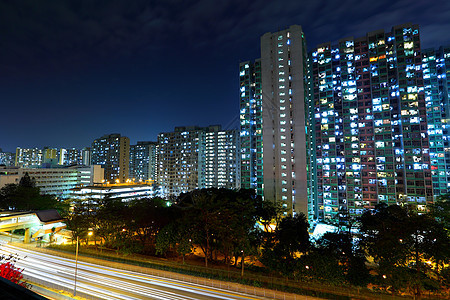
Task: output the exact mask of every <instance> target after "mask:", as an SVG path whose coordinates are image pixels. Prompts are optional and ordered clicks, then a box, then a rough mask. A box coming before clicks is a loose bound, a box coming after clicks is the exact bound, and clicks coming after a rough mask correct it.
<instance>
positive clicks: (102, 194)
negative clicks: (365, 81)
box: [70, 184, 154, 202]
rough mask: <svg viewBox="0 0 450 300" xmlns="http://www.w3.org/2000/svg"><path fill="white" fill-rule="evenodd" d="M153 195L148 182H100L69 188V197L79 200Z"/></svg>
mask: <svg viewBox="0 0 450 300" xmlns="http://www.w3.org/2000/svg"><path fill="white" fill-rule="evenodd" d="M153 196H154V192H153V187H152V186H151V185H148V184H102V185H95V186H85V187H76V188H73V189H71V191H70V198H71V199H79V200H94V201H96V200H97V199H105V198H108V199H121V200H122V201H124V202H127V201H131V200H134V199H140V198H151V197H153Z"/></svg>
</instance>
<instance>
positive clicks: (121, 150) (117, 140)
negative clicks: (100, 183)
mask: <svg viewBox="0 0 450 300" xmlns="http://www.w3.org/2000/svg"><path fill="white" fill-rule="evenodd" d="M129 162H130V139H129V138H127V137H125V136H120V134H109V135H104V136H102V137H101V138H98V139H96V140H94V141H93V142H92V147H91V163H92V164H94V165H101V166H102V167H103V168H104V170H105V180H106V181H109V182H111V183H113V182H125V181H126V180H127V179H128V175H129V167H130V166H129Z"/></svg>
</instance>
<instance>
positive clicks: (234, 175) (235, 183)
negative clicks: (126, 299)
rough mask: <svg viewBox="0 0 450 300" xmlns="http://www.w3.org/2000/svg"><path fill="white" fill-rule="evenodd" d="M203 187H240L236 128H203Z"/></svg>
mask: <svg viewBox="0 0 450 300" xmlns="http://www.w3.org/2000/svg"><path fill="white" fill-rule="evenodd" d="M205 131H206V132H205V187H206V188H212V187H215V188H227V189H236V188H239V187H240V176H239V175H240V170H239V151H238V145H239V136H238V131H237V130H221V128H220V126H210V127H208V129H207V130H205Z"/></svg>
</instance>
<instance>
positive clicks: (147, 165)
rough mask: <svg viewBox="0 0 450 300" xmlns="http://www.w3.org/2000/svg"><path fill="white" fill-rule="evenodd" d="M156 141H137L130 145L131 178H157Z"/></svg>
mask: <svg viewBox="0 0 450 300" xmlns="http://www.w3.org/2000/svg"><path fill="white" fill-rule="evenodd" d="M156 144H157V143H156V142H137V144H136V145H131V146H130V175H129V178H130V179H134V180H136V181H146V180H149V179H150V180H155V179H156Z"/></svg>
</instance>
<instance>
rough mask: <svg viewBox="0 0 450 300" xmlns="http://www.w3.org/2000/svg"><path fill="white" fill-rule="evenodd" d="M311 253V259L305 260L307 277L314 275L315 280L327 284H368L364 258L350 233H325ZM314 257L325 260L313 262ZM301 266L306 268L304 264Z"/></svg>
mask: <svg viewBox="0 0 450 300" xmlns="http://www.w3.org/2000/svg"><path fill="white" fill-rule="evenodd" d="M312 252H313V253H314V255H312V257H313V259H309V261H308V260H306V261H307V262H306V265H308V266H309V269H310V270H309V271H308V273H309V275H311V274H315V276H316V277H317V278H320V279H323V280H326V281H328V282H335V283H342V282H344V281H346V282H348V283H350V284H353V285H359V286H365V285H367V283H368V282H369V279H370V275H369V270H368V269H367V267H366V265H365V262H366V257H365V255H364V252H363V251H362V249H361V248H360V247H359V245H358V243H357V242H356V240H354V239H353V235H352V233H351V232H350V231H340V232H327V233H325V234H324V235H323V236H321V237H320V238H319V239H318V240H317V242H316V245H315V248H314V250H313V251H312ZM309 255H310V254H308V256H309ZM316 257H325V258H326V259H324V260H318V261H315V259H314V258H316ZM318 262H319V263H320V264H321V265H320V266H319V265H318ZM303 265H304V266H306V265H305V263H303ZM318 273H319V274H318Z"/></svg>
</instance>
